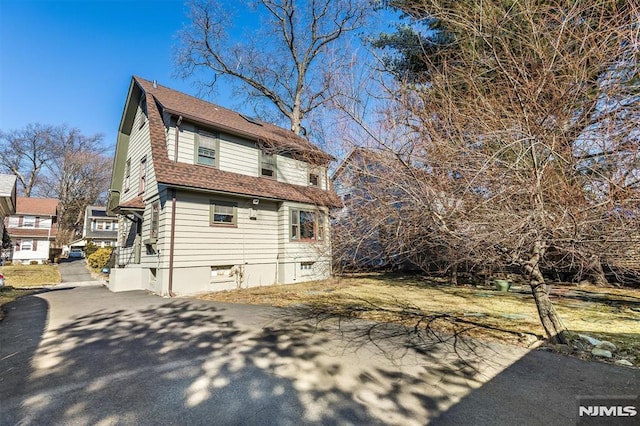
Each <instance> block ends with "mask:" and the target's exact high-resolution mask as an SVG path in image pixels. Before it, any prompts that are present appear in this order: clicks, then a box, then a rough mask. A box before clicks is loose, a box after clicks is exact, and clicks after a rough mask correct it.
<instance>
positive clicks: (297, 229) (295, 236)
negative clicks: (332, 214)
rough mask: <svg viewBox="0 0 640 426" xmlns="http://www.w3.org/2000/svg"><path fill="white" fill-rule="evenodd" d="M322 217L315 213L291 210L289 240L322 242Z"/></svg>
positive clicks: (320, 214)
mask: <svg viewBox="0 0 640 426" xmlns="http://www.w3.org/2000/svg"><path fill="white" fill-rule="evenodd" d="M323 238H324V215H323V214H322V213H318V212H315V211H308V210H291V239H292V240H296V241H311V240H322V239H323Z"/></svg>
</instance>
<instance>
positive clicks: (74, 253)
mask: <svg viewBox="0 0 640 426" xmlns="http://www.w3.org/2000/svg"><path fill="white" fill-rule="evenodd" d="M69 257H74V258H77V257H80V258H82V257H84V250H82V249H80V248H72V249H71V250H69Z"/></svg>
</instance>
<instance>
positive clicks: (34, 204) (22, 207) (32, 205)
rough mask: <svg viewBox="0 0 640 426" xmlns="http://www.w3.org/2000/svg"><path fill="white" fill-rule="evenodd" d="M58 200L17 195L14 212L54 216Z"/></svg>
mask: <svg viewBox="0 0 640 426" xmlns="http://www.w3.org/2000/svg"><path fill="white" fill-rule="evenodd" d="M57 209H58V200H56V199H54V198H34V197H18V198H17V200H16V214H18V215H25V214H26V215H34V216H37V215H43V216H56V214H57V213H56V212H57Z"/></svg>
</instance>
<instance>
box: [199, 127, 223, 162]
mask: <svg viewBox="0 0 640 426" xmlns="http://www.w3.org/2000/svg"><path fill="white" fill-rule="evenodd" d="M196 141H197V142H196V148H197V153H196V155H197V164H203V165H205V166H214V167H215V166H217V163H216V160H217V157H216V153H217V151H218V149H217V148H218V140H217V138H216V137H215V136H214V135H212V134H209V133H204V132H200V133H198V134H197V136H196Z"/></svg>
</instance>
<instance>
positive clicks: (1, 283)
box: [0, 274, 4, 287]
mask: <svg viewBox="0 0 640 426" xmlns="http://www.w3.org/2000/svg"><path fill="white" fill-rule="evenodd" d="M2 286H4V275H2V274H0V287H2Z"/></svg>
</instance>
